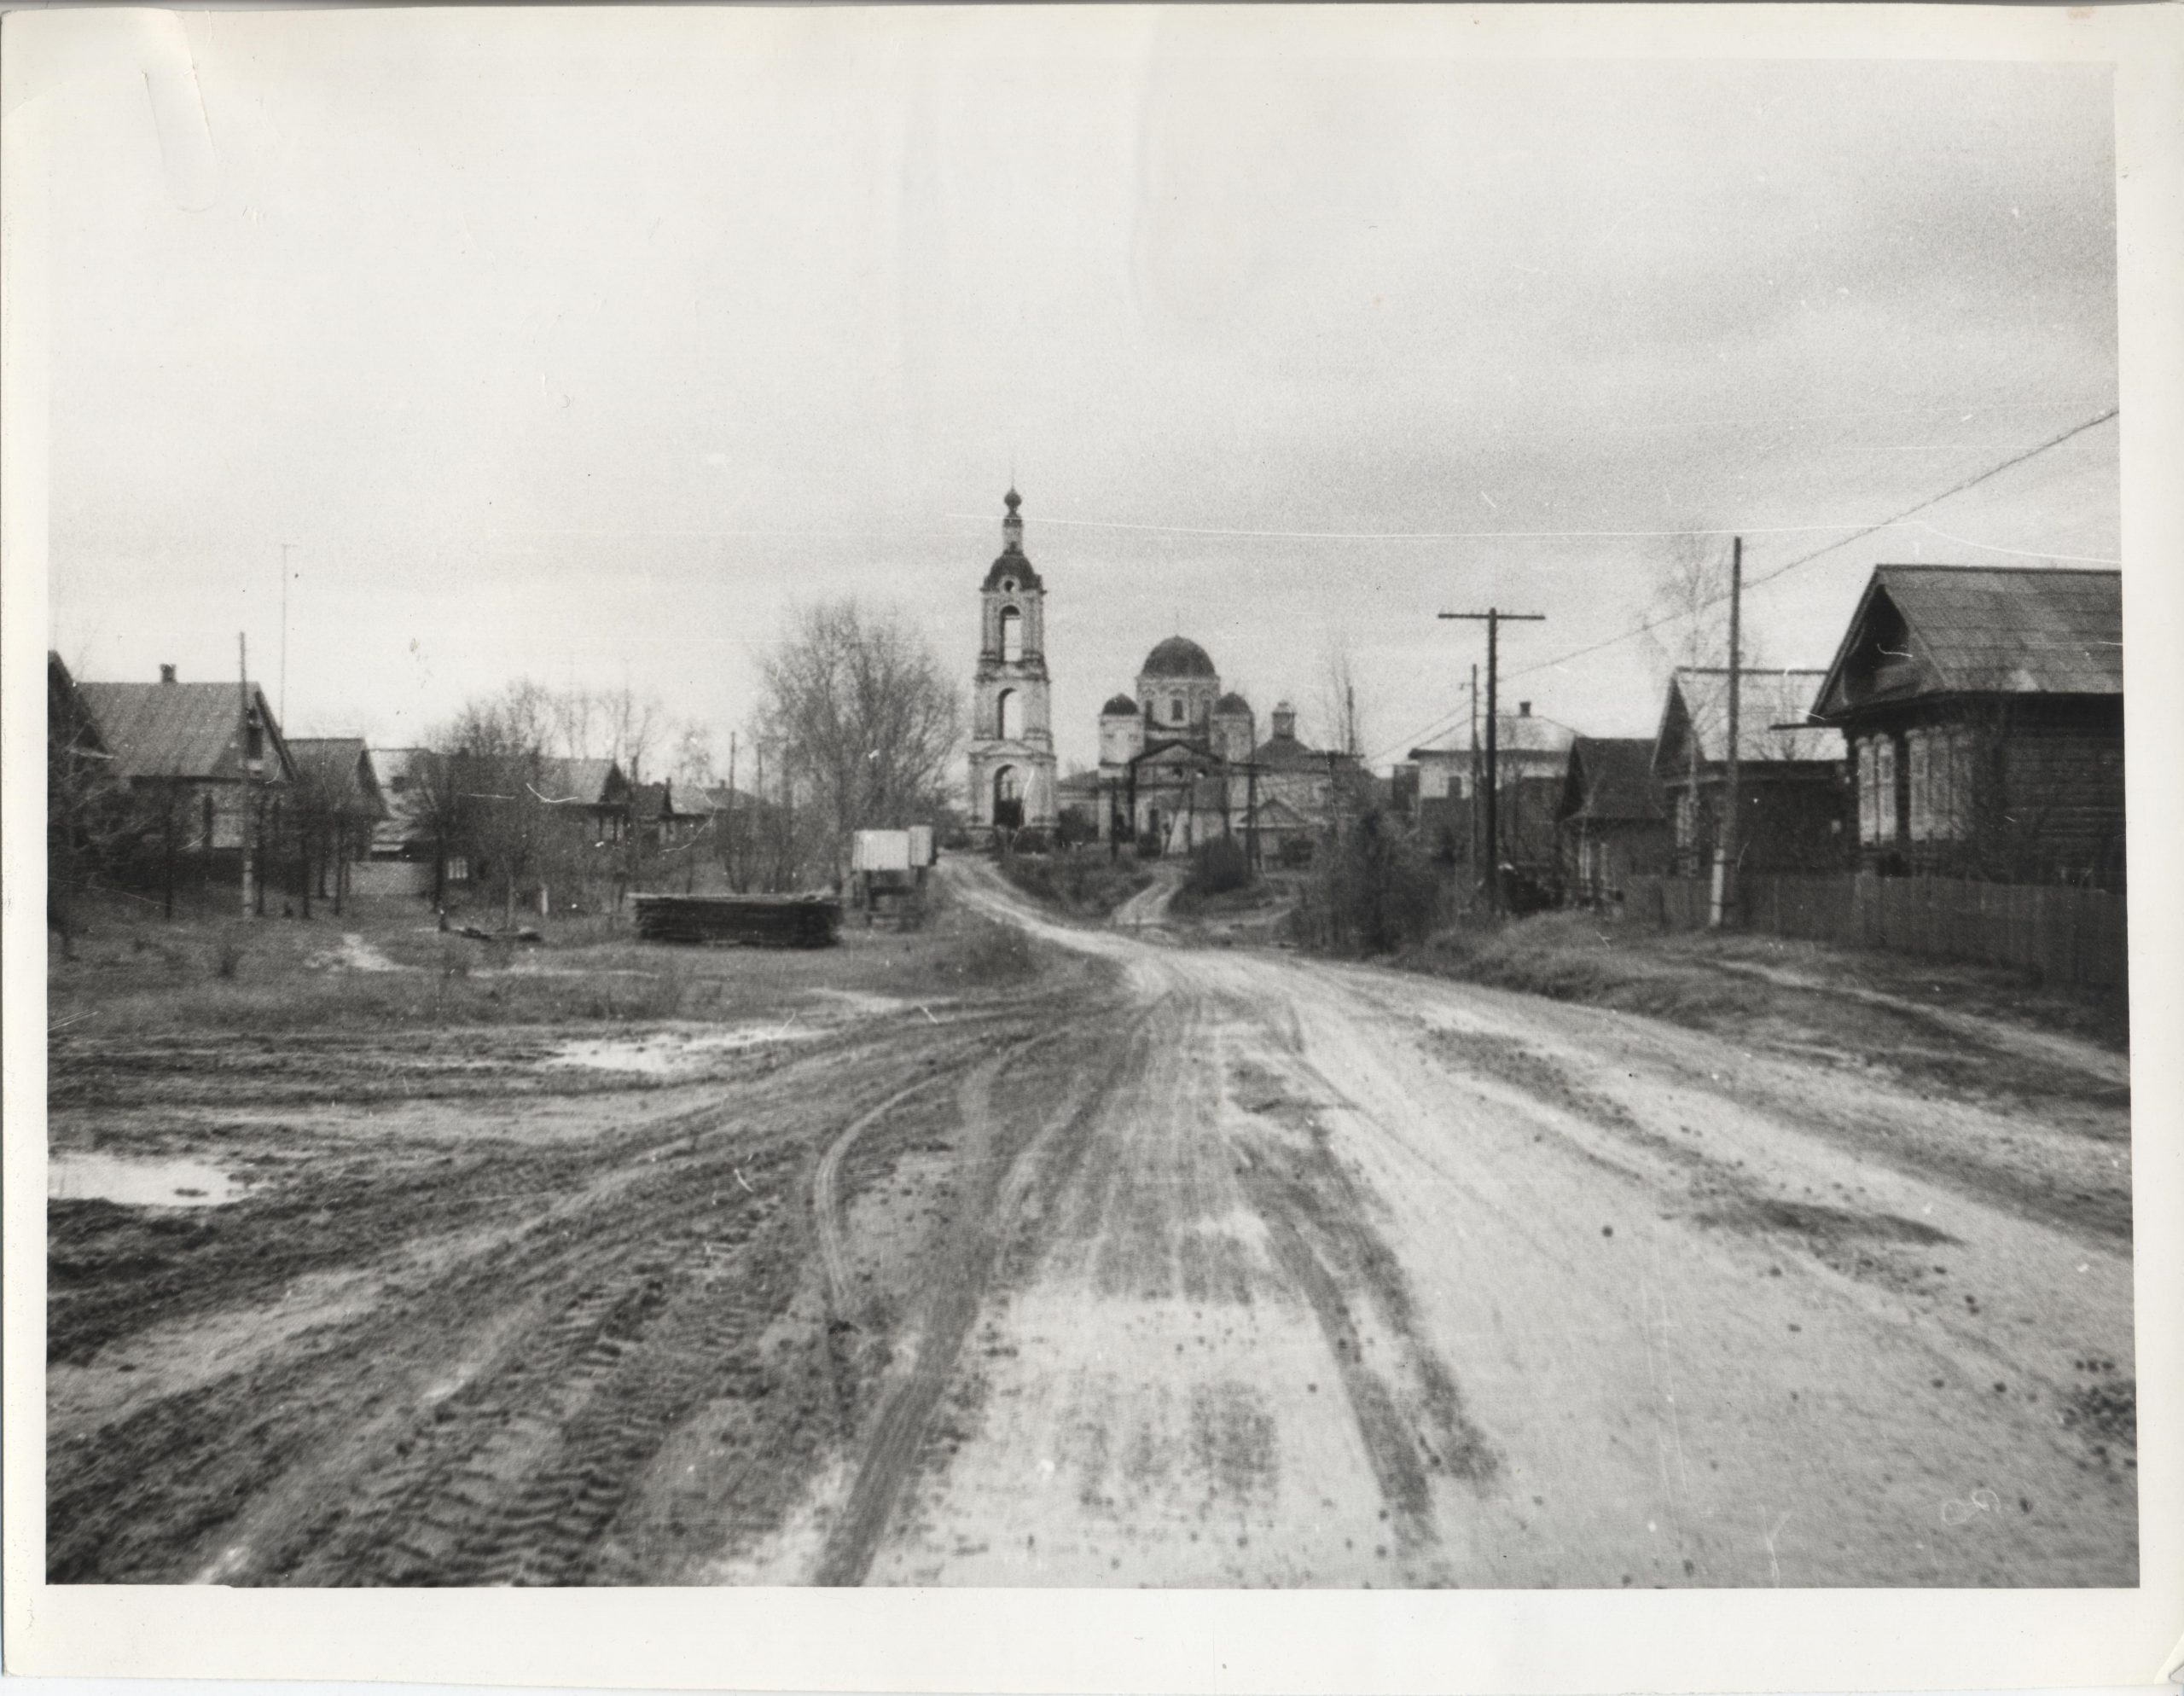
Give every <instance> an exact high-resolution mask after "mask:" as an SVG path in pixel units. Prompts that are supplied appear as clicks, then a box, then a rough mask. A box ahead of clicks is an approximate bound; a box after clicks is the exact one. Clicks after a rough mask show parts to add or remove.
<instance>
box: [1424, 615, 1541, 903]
mask: <svg viewBox="0 0 2184 1696" xmlns="http://www.w3.org/2000/svg"><path fill="white" fill-rule="evenodd" d="M1440 616H1441V617H1442V618H1443V619H1478V620H1481V621H1483V622H1484V624H1485V625H1486V784H1485V787H1486V904H1487V905H1488V906H1490V907H1491V908H1493V909H1495V910H1496V911H1497V912H1498V911H1500V910H1501V907H1502V817H1501V787H1502V785H1501V765H1500V748H1501V744H1500V740H1499V738H1498V736H1497V735H1496V718H1497V717H1498V716H1499V694H1498V693H1497V692H1498V689H1499V687H1500V683H1501V675H1502V625H1503V624H1507V623H1511V622H1519V623H1524V624H1544V623H1545V622H1546V621H1547V614H1546V613H1505V612H1503V611H1502V609H1501V608H1500V607H1488V608H1487V609H1486V610H1485V611H1484V613H1442V614H1441V615H1440Z"/></svg>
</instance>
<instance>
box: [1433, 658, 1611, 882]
mask: <svg viewBox="0 0 2184 1696" xmlns="http://www.w3.org/2000/svg"><path fill="white" fill-rule="evenodd" d="M1494 741H1495V757H1494V767H1495V790H1496V793H1495V832H1496V834H1497V835H1498V836H1499V837H1500V838H1501V843H1500V850H1501V851H1500V854H1499V858H1500V860H1501V862H1502V866H1503V868H1504V869H1505V870H1506V871H1507V872H1508V873H1510V874H1513V875H1514V876H1516V877H1519V878H1521V879H1522V880H1524V881H1525V884H1526V885H1527V886H1531V887H1533V888H1535V889H1542V890H1543V889H1545V888H1547V887H1548V886H1552V885H1553V884H1554V882H1555V881H1556V880H1557V861H1558V856H1559V852H1560V847H1559V833H1558V828H1557V824H1556V811H1557V809H1558V807H1559V805H1560V802H1561V799H1562V787H1563V781H1564V778H1565V775H1566V774H1567V771H1568V769H1569V764H1570V748H1571V744H1572V743H1573V742H1575V741H1577V732H1576V731H1575V730H1574V729H1571V727H1570V726H1569V725H1567V724H1564V723H1560V722H1559V721H1558V720H1555V719H1553V718H1549V717H1548V716H1547V715H1546V714H1545V713H1536V712H1533V711H1532V704H1531V702H1530V701H1528V700H1520V701H1519V702H1518V703H1517V710H1516V711H1515V712H1502V713H1497V714H1496V716H1495V721H1494ZM1409 763H1410V764H1412V765H1414V766H1415V767H1416V768H1417V772H1418V779H1417V782H1418V787H1417V795H1418V802H1417V809H1418V822H1419V828H1420V833H1421V835H1422V836H1423V837H1424V838H1425V839H1426V841H1427V842H1428V844H1429V845H1431V847H1432V851H1433V852H1435V853H1436V854H1437V855H1438V856H1439V857H1443V858H1444V859H1461V860H1462V861H1464V862H1466V863H1468V862H1469V861H1470V860H1471V858H1472V851H1473V849H1474V846H1475V843H1474V840H1473V837H1474V834H1475V833H1476V832H1477V831H1479V830H1483V829H1484V818H1485V809H1484V797H1483V796H1482V795H1480V794H1479V793H1477V792H1478V790H1479V788H1480V787H1482V786H1483V785H1484V782H1485V771H1486V753H1485V746H1484V740H1483V738H1481V739H1478V740H1476V741H1474V740H1473V736H1472V735H1470V734H1467V735H1466V736H1465V737H1464V739H1463V740H1461V741H1455V740H1453V739H1452V740H1450V741H1447V742H1444V743H1438V744H1435V745H1432V746H1427V747H1422V748H1413V749H1412V750H1411V751H1410V761H1409Z"/></svg>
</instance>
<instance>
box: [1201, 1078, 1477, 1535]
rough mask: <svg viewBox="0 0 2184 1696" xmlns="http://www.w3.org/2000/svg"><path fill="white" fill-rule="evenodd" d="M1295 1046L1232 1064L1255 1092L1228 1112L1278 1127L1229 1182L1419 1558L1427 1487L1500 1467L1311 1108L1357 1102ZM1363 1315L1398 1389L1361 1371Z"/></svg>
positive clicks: (1425, 1530)
mask: <svg viewBox="0 0 2184 1696" xmlns="http://www.w3.org/2000/svg"><path fill="white" fill-rule="evenodd" d="M1302 1047H1303V1045H1302V1043H1301V1042H1299V1043H1298V1045H1297V1047H1296V1048H1293V1049H1292V1048H1288V1046H1287V1044H1283V1045H1281V1052H1279V1053H1277V1054H1272V1055H1269V1054H1264V1053H1262V1054H1258V1055H1257V1056H1255V1057H1254V1058H1253V1059H1252V1060H1245V1061H1242V1062H1240V1063H1238V1062H1234V1061H1232V1062H1231V1063H1230V1066H1229V1072H1228V1079H1227V1081H1228V1083H1229V1085H1230V1087H1231V1090H1232V1093H1233V1091H1234V1089H1235V1087H1236V1086H1238V1085H1246V1086H1249V1087H1250V1089H1251V1093H1252V1095H1255V1096H1257V1097H1258V1099H1257V1100H1255V1101H1240V1102H1239V1103H1238V1104H1237V1105H1238V1106H1240V1107H1241V1108H1242V1110H1243V1111H1244V1112H1246V1113H1249V1114H1252V1115H1256V1116H1258V1117H1261V1118H1267V1119H1271V1120H1272V1121H1274V1122H1275V1124H1280V1125H1281V1126H1282V1127H1283V1128H1284V1130H1286V1131H1287V1136H1283V1137H1281V1138H1280V1139H1277V1140H1269V1141H1263V1142H1260V1143H1258V1145H1257V1146H1256V1147H1253V1148H1252V1149H1249V1150H1245V1151H1240V1154H1239V1159H1238V1170H1237V1181H1238V1183H1239V1185H1240V1188H1242V1190H1243V1192H1244V1194H1245V1196H1246V1199H1248V1200H1249V1201H1250V1203H1251V1205H1252V1210H1253V1211H1255V1212H1256V1213H1257V1214H1258V1216H1259V1217H1260V1219H1261V1220H1262V1222H1263V1223H1264V1225H1265V1227H1266V1231H1267V1240H1268V1246H1269V1251H1270V1252H1271V1253H1272V1255H1273V1257H1274V1260H1275V1264H1276V1265H1277V1266H1278V1267H1279V1268H1280V1269H1281V1272H1282V1273H1283V1275H1285V1277H1287V1280H1288V1281H1290V1282H1291V1284H1292V1285H1293V1286H1294V1287H1295V1288H1296V1289H1297V1291H1298V1293H1299V1294H1300V1295H1301V1296H1302V1297H1303V1298H1304V1301H1305V1304H1306V1305H1307V1306H1308V1307H1309V1308H1310V1310H1311V1313H1312V1316H1313V1318H1314V1320H1315V1321H1316V1324H1317V1325H1318V1327H1319V1330H1320V1333H1321V1337H1322V1339H1324V1340H1325V1342H1326V1345H1327V1351H1328V1353H1329V1354H1330V1355H1331V1356H1333V1360H1334V1362H1335V1368H1336V1373H1337V1376H1338V1379H1339V1381H1340V1383H1341V1385H1342V1387H1343V1393H1344V1397H1345V1401H1346V1402H1347V1403H1348V1404H1349V1407H1350V1417H1351V1419H1352V1420H1353V1422H1354V1423H1355V1424H1356V1428H1357V1432H1358V1436H1359V1438H1361V1439H1362V1442H1363V1443H1364V1447H1365V1451H1366V1455H1367V1456H1368V1461H1369V1463H1370V1465H1371V1467H1372V1469H1373V1474H1374V1481H1375V1483H1376V1484H1377V1485H1378V1487H1379V1490H1380V1496H1381V1499H1382V1501H1384V1502H1385V1504H1386V1506H1387V1507H1388V1511H1389V1513H1391V1515H1392V1516H1393V1517H1392V1520H1391V1523H1392V1525H1393V1526H1394V1529H1395V1533H1396V1536H1397V1542H1398V1545H1399V1547H1401V1548H1403V1552H1404V1553H1405V1554H1417V1553H1419V1552H1420V1551H1421V1550H1422V1549H1424V1548H1426V1547H1428V1546H1429V1545H1431V1544H1432V1542H1435V1541H1436V1531H1435V1527H1434V1516H1433V1482H1434V1479H1435V1478H1436V1477H1439V1478H1448V1479H1451V1480H1455V1481H1459V1482H1461V1483H1463V1484H1468V1485H1470V1486H1472V1487H1473V1488H1480V1487H1483V1486H1484V1485H1485V1484H1488V1483H1490V1481H1491V1480H1492V1479H1493V1478H1494V1477H1495V1476H1496V1473H1497V1472H1499V1470H1500V1467H1501V1462H1500V1459H1499V1456H1498V1455H1496V1452H1495V1449H1494V1447H1493V1445H1492V1444H1491V1443H1490V1442H1489V1440H1488V1439H1487V1438H1486V1436H1485V1434H1484V1432H1482V1431H1480V1430H1479V1429H1478V1426H1476V1425H1475V1424H1473V1423H1472V1420H1471V1418H1470V1416H1469V1415H1468V1414H1467V1412H1466V1410H1465V1408H1464V1403H1463V1397H1462V1394H1461V1391H1460V1390H1459V1389H1458V1387H1457V1385H1456V1381H1455V1377H1454V1375H1453V1374H1451V1373H1450V1372H1449V1368H1448V1366H1447V1364H1446V1363H1445V1362H1443V1360H1442V1359H1441V1357H1440V1356H1439V1355H1438V1353H1437V1352H1436V1351H1435V1350H1434V1349H1433V1347H1432V1344H1431V1343H1430V1342H1429V1341H1428V1340H1427V1339H1426V1336H1425V1333H1424V1327H1423V1325H1422V1324H1421V1322H1420V1318H1419V1316H1418V1313H1417V1309H1416V1304H1415V1302H1414V1298H1413V1297H1412V1294H1411V1290H1410V1285H1409V1279H1408V1277H1407V1276H1406V1275H1405V1274H1404V1272H1403V1268H1402V1265H1401V1263H1399V1262H1398V1260H1397V1257H1396V1256H1395V1254H1394V1252H1393V1251H1392V1250H1391V1249H1390V1248H1389V1247H1388V1246H1387V1245H1386V1244H1385V1242H1384V1241H1383V1240H1381V1239H1380V1236H1379V1235H1378V1234H1376V1233H1375V1232H1374V1229H1373V1227H1372V1224H1371V1214H1372V1211H1373V1207H1374V1200H1373V1198H1371V1197H1370V1196H1369V1195H1368V1194H1366V1193H1365V1192H1364V1191H1363V1190H1362V1189H1361V1188H1360V1187H1359V1186H1358V1184H1357V1182H1356V1180H1355V1179H1354V1178H1353V1176H1351V1174H1350V1171H1349V1170H1347V1169H1346V1168H1345V1166H1344V1165H1342V1163H1341V1162H1340V1160H1339V1158H1338V1157H1337V1155H1336V1154H1335V1152H1334V1150H1333V1146H1332V1143H1331V1140H1330V1136H1329V1133H1328V1130H1327V1126H1326V1124H1324V1122H1323V1121H1322V1118H1321V1107H1320V1106H1319V1105H1318V1104H1319V1103H1320V1102H1321V1101H1326V1100H1327V1099H1329V1098H1333V1100H1334V1101H1337V1102H1339V1103H1340V1104H1342V1105H1344V1106H1348V1107H1350V1109H1351V1110H1352V1111H1356V1110H1357V1109H1356V1104H1355V1103H1350V1102H1348V1101H1345V1098H1344V1097H1343V1096H1342V1095H1341V1093H1340V1091H1339V1090H1337V1089H1334V1087H1333V1085H1332V1084H1330V1083H1328V1082H1327V1080H1326V1079H1325V1078H1322V1077H1320V1075H1319V1074H1318V1073H1317V1072H1316V1071H1314V1070H1313V1069H1312V1068H1311V1067H1310V1063H1309V1061H1307V1060H1305V1059H1304V1056H1303V1052H1302ZM1269 1062H1271V1064H1269ZM1269 1086H1271V1089H1272V1093H1271V1094H1269ZM1368 1320H1372V1321H1377V1322H1378V1327H1380V1328H1382V1329H1384V1331H1385V1334H1386V1336H1387V1338H1388V1339H1389V1340H1391V1342H1392V1343H1393V1344H1394V1345H1395V1351H1396V1360H1395V1362H1393V1369H1394V1373H1395V1375H1396V1377H1397V1384H1391V1383H1390V1381H1389V1379H1388V1378H1387V1377H1385V1376H1384V1375H1383V1374H1382V1373H1380V1372H1379V1371H1376V1370H1374V1368H1373V1367H1371V1366H1369V1365H1368V1364H1367V1362H1366V1352H1367V1345H1368V1336H1367V1329H1368V1327H1367V1324H1366V1323H1365V1322H1364V1321H1368ZM1404 1380H1408V1381H1407V1382H1405V1381H1404ZM1399 1391H1400V1392H1403V1393H1399ZM1407 1403H1408V1404H1409V1405H1408V1406H1407V1405H1406V1404H1407Z"/></svg>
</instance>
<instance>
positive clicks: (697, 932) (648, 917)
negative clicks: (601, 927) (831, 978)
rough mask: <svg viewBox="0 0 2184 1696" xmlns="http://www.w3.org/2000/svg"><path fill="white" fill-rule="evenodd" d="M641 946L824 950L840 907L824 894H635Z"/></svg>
mask: <svg viewBox="0 0 2184 1696" xmlns="http://www.w3.org/2000/svg"><path fill="white" fill-rule="evenodd" d="M631 899H632V900H633V901H634V902H635V903H636V909H637V935H638V937H639V938H642V940H644V941H646V942H723V943H741V944H745V945H746V946H748V947H753V948H828V947H831V946H833V945H834V942H835V941H836V940H837V938H838V936H839V932H840V931H841V928H842V903H840V902H839V901H836V900H834V899H832V898H831V897H827V896H823V895H638V896H633V897H631Z"/></svg>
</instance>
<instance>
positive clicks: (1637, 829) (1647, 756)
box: [1556, 736, 1676, 907]
mask: <svg viewBox="0 0 2184 1696" xmlns="http://www.w3.org/2000/svg"><path fill="white" fill-rule="evenodd" d="M1556 822H1557V825H1558V828H1560V832H1561V840H1562V880H1561V881H1562V892H1563V898H1564V899H1565V901H1569V902H1571V903H1577V904H1580V905H1583V906H1595V907H1596V906H1601V905H1612V904H1613V903H1616V902H1618V901H1620V900H1622V899H1623V887H1624V885H1625V883H1626V882H1627V880H1629V879H1630V878H1633V877H1643V876H1658V875H1660V874H1662V873H1664V872H1666V871H1667V870H1668V869H1669V868H1670V863H1672V862H1673V860H1674V858H1675V856H1676V833H1675V830H1674V828H1672V827H1671V826H1670V822H1669V810H1668V798H1667V796H1666V795H1665V794H1664V793H1663V791H1662V788H1661V785H1660V782H1659V781H1658V779H1657V778H1656V777H1655V776H1654V775H1653V742H1652V741H1650V740H1648V739H1647V738H1646V737H1643V736H1579V737H1577V739H1576V740H1575V741H1572V742H1571V744H1570V761H1569V765H1568V767H1567V769H1566V770H1565V773H1564V775H1563V784H1562V796H1561V800H1560V804H1559V805H1558V807H1557V808H1556Z"/></svg>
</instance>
